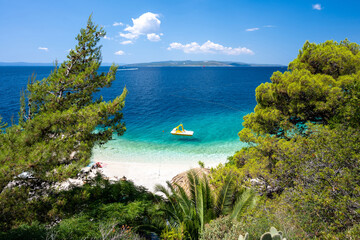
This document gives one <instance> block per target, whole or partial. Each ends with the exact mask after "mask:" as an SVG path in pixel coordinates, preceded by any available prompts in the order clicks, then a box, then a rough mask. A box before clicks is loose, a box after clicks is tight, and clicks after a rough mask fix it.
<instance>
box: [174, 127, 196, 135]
mask: <svg viewBox="0 0 360 240" xmlns="http://www.w3.org/2000/svg"><path fill="white" fill-rule="evenodd" d="M170 133H171V134H172V135H179V136H192V135H194V131H188V130H184V131H182V132H177V131H176V129H173V130H172V131H171V132H170Z"/></svg>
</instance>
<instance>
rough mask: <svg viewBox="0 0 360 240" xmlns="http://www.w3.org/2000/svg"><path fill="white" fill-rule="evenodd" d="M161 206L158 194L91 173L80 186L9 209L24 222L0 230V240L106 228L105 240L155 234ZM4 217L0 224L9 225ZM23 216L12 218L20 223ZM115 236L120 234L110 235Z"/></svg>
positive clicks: (76, 235) (95, 234)
mask: <svg viewBox="0 0 360 240" xmlns="http://www.w3.org/2000/svg"><path fill="white" fill-rule="evenodd" d="M161 206H162V204H161V198H160V197H159V196H155V195H154V194H152V193H149V192H148V191H146V189H145V188H143V187H137V186H135V185H134V184H133V183H132V182H130V181H117V182H110V181H109V180H106V179H104V178H103V176H101V175H97V176H96V178H94V179H92V180H91V181H89V182H87V183H86V184H84V185H83V186H78V187H75V186H74V187H72V188H71V189H70V190H63V191H60V192H58V193H56V194H53V195H50V196H48V197H46V198H43V199H42V201H39V200H33V201H31V202H30V203H29V204H27V205H23V206H19V207H18V208H17V209H18V210H17V209H14V211H13V212H12V213H11V214H18V215H20V214H22V213H23V214H24V213H25V214H26V215H28V217H29V219H26V220H27V222H28V223H29V225H26V224H22V225H20V226H19V227H18V228H14V229H12V230H11V231H9V232H6V233H5V232H4V233H1V234H0V239H49V238H50V236H52V237H53V239H64V240H65V239H79V240H80V239H85V238H86V239H103V234H105V233H106V232H109V234H110V235H112V237H111V238H110V237H109V238H105V239H135V238H131V237H129V238H124V236H125V235H126V234H125V233H127V234H128V235H129V236H135V235H136V236H139V235H142V236H150V235H151V233H153V232H154V233H158V234H160V232H161V231H162V229H163V228H164V225H165V221H164V220H163V219H164V213H163V212H162V211H161V210H160V208H161ZM25 207H27V208H25ZM4 217H6V216H2V219H1V222H2V224H10V223H7V222H6V221H4ZM24 217H25V216H21V217H20V216H19V217H18V219H21V220H22V221H24ZM39 223H42V224H39ZM49 223H51V225H49ZM124 230H126V231H124ZM115 235H119V236H120V235H121V236H122V237H118V238H113V237H114V236H115Z"/></svg>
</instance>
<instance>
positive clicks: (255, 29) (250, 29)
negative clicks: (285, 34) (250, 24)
mask: <svg viewBox="0 0 360 240" xmlns="http://www.w3.org/2000/svg"><path fill="white" fill-rule="evenodd" d="M259 29H260V28H257V27H256V28H248V29H246V30H245V31H247V32H253V31H257V30H259Z"/></svg>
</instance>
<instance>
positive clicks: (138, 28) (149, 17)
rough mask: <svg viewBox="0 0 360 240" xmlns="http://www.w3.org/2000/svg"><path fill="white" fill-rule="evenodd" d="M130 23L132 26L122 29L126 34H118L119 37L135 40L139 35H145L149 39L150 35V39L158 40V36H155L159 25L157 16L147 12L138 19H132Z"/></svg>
mask: <svg viewBox="0 0 360 240" xmlns="http://www.w3.org/2000/svg"><path fill="white" fill-rule="evenodd" d="M132 22H133V26H127V27H126V28H125V29H124V31H125V32H127V33H120V36H121V37H123V38H127V39H137V38H139V36H141V35H147V37H148V39H149V34H150V39H158V40H156V41H159V40H160V35H157V34H156V33H157V32H159V30H160V24H161V21H160V20H159V14H155V13H151V12H147V13H144V14H142V15H141V16H140V17H138V18H132ZM155 35H156V36H155ZM150 39H149V40H150ZM150 41H153V40H150Z"/></svg>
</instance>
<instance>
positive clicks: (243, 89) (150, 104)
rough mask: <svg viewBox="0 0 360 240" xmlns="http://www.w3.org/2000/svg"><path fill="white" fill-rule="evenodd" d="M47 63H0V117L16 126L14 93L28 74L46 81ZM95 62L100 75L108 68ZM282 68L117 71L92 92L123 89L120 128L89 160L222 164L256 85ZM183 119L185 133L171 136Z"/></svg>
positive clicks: (236, 145) (110, 93)
mask: <svg viewBox="0 0 360 240" xmlns="http://www.w3.org/2000/svg"><path fill="white" fill-rule="evenodd" d="M52 69H53V67H45V66H41V67H39V66H34V67H32V66H26V67H20V66H19V67H16V66H10V67H7V66H6V67H4V66H2V67H0V103H1V104H0V116H1V117H2V118H3V121H5V122H7V123H9V125H11V124H12V123H15V124H16V123H17V121H18V111H19V107H20V104H19V99H20V92H21V91H22V90H24V89H25V88H26V85H27V82H28V80H29V78H30V77H31V75H32V74H34V75H35V76H36V79H37V80H41V79H43V78H46V77H47V76H48V75H49V74H50V73H51V71H52ZM108 69H109V67H101V68H100V69H99V72H106V71H108ZM285 70H286V67H144V68H120V69H119V70H118V71H117V73H116V80H115V81H114V82H113V84H112V86H111V87H110V88H105V89H102V90H101V91H100V92H99V93H97V94H96V95H95V96H94V97H95V98H96V97H99V96H100V95H101V96H103V98H104V100H106V101H108V100H111V99H113V98H115V97H116V96H118V95H120V94H121V93H122V91H123V88H124V87H126V88H127V89H128V95H127V97H126V103H125V108H124V109H123V113H124V119H123V120H124V122H125V123H126V128H127V130H126V132H125V134H124V135H123V136H120V137H118V136H116V135H114V137H113V140H111V141H109V142H108V143H106V144H105V145H103V146H101V147H100V146H98V147H95V148H94V150H93V156H92V160H93V161H102V160H103V161H115V162H122V161H123V162H138V163H152V162H157V163H159V162H161V163H164V164H166V163H191V164H192V165H194V164H197V163H198V162H199V161H201V162H203V163H204V164H205V166H214V165H216V164H219V163H225V162H226V159H227V158H228V157H229V156H232V155H233V154H234V153H235V152H236V151H239V150H240V149H241V148H242V147H244V146H246V145H245V144H244V143H242V142H240V140H239V137H238V133H239V131H240V130H241V129H242V128H243V126H242V123H243V117H244V116H245V115H247V114H249V113H251V112H252V111H253V110H254V107H255V105H256V99H255V89H256V87H257V86H259V85H260V84H262V83H265V82H269V81H270V77H271V75H272V73H273V72H275V71H281V72H284V71H285ZM181 123H182V124H183V126H184V128H185V129H186V130H191V131H194V135H193V136H192V137H186V136H174V135H172V134H170V132H171V130H172V129H173V128H175V127H176V126H178V125H179V124H181Z"/></svg>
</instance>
